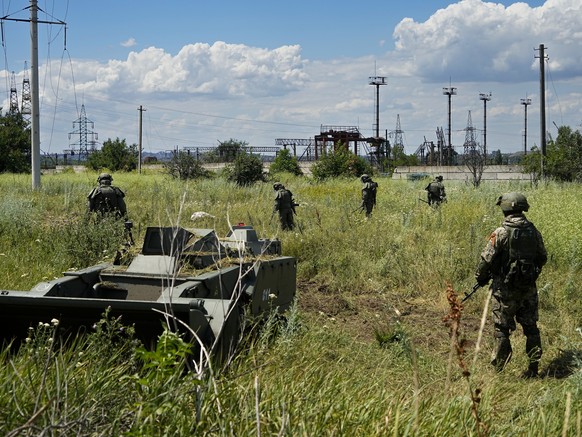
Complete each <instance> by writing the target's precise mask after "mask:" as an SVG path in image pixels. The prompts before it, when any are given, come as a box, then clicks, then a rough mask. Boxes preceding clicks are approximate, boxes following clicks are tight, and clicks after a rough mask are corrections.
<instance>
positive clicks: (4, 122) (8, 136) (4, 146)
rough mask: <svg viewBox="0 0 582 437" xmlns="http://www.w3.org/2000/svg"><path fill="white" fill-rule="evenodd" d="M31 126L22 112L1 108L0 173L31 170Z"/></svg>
mask: <svg viewBox="0 0 582 437" xmlns="http://www.w3.org/2000/svg"><path fill="white" fill-rule="evenodd" d="M30 148H31V141H30V128H29V127H28V126H27V122H26V120H24V119H23V118H22V115H21V114H20V113H6V114H4V115H2V109H1V108H0V173H3V172H12V173H26V172H30Z"/></svg>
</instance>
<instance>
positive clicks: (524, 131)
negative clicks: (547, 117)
mask: <svg viewBox="0 0 582 437" xmlns="http://www.w3.org/2000/svg"><path fill="white" fill-rule="evenodd" d="M521 104H522V105H523V110H524V113H525V121H524V128H523V154H524V156H525V155H527V107H528V105H531V99H528V98H527V96H526V98H525V99H521Z"/></svg>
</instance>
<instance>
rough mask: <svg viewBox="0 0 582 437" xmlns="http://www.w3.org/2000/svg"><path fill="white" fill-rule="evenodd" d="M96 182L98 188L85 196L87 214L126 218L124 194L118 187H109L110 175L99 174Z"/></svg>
mask: <svg viewBox="0 0 582 437" xmlns="http://www.w3.org/2000/svg"><path fill="white" fill-rule="evenodd" d="M97 182H98V183H99V186H98V187H96V188H93V189H92V190H91V192H90V193H89V195H88V196H87V201H88V209H89V212H96V213H100V214H102V215H106V214H111V215H115V216H116V217H119V218H126V216H127V207H126V205H125V200H124V197H125V194H124V193H123V191H121V189H119V188H118V187H115V186H113V185H111V183H112V182H113V178H112V177H111V175H110V174H109V173H101V174H100V175H99V177H98V178H97Z"/></svg>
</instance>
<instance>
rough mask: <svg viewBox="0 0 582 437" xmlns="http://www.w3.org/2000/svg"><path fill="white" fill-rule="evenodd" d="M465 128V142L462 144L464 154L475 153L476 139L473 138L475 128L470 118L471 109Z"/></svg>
mask: <svg viewBox="0 0 582 437" xmlns="http://www.w3.org/2000/svg"><path fill="white" fill-rule="evenodd" d="M464 130H465V143H464V144H463V149H464V154H465V155H469V154H472V153H475V151H476V150H477V147H478V146H477V140H476V139H475V131H476V130H477V129H476V128H475V127H473V121H472V120H471V111H469V115H468V116H467V127H466V128H465V129H464Z"/></svg>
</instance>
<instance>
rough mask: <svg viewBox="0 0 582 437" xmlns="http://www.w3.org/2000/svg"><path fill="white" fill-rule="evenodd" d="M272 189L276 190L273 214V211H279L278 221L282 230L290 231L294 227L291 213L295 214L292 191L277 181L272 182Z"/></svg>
mask: <svg viewBox="0 0 582 437" xmlns="http://www.w3.org/2000/svg"><path fill="white" fill-rule="evenodd" d="M273 189H274V190H275V191H276V192H277V194H276V196H275V204H274V205H273V214H274V213H275V212H278V213H279V222H280V223H281V229H282V230H284V231H287V230H289V231H291V230H293V228H294V227H295V223H294V222H293V214H295V205H296V203H295V200H293V193H292V192H291V191H289V190H288V189H286V188H285V186H284V185H283V184H281V183H279V182H276V183H275V184H273Z"/></svg>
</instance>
